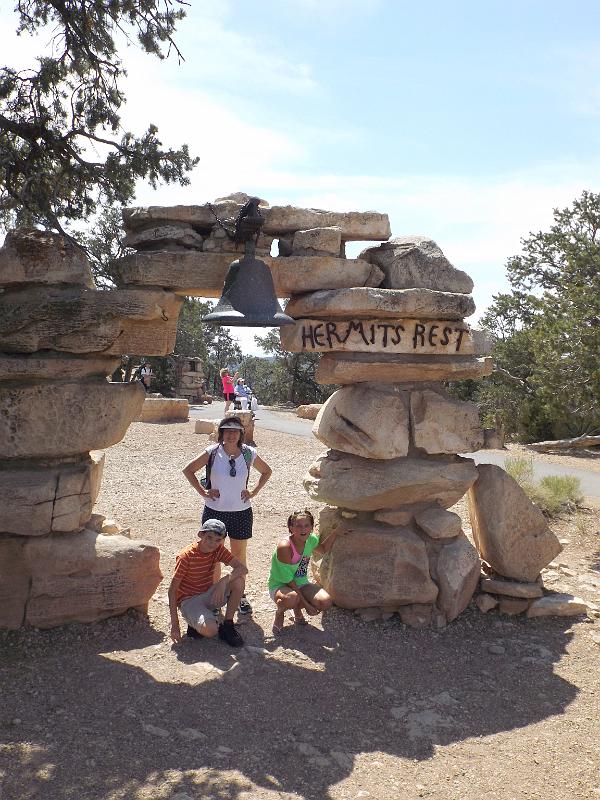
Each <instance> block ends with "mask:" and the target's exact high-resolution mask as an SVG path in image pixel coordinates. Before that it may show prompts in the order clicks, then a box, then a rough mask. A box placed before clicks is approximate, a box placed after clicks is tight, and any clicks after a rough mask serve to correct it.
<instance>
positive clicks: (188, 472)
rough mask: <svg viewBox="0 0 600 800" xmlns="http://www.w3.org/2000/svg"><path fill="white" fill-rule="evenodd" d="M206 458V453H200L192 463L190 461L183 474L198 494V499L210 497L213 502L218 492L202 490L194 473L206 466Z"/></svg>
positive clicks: (207, 456) (207, 455)
mask: <svg viewBox="0 0 600 800" xmlns="http://www.w3.org/2000/svg"><path fill="white" fill-rule="evenodd" d="M208 458H209V454H208V453H202V455H201V456H198V458H195V459H194V460H193V461H190V463H189V464H187V465H186V466H185V467H184V468H183V474H184V475H185V477H186V478H187V479H188V481H189V482H190V483H191V485H192V486H193V487H194V489H195V490H196V491H197V492H198V494H199V495H200V497H211V498H212V499H213V500H214V499H216V498H217V497H218V496H219V490H218V489H209V490H208V491H207V490H206V489H204V487H203V486H202V485H201V483H200V481H199V480H198V478H197V477H196V473H197V472H199V471H200V470H201V469H202V467H205V466H206V465H207V464H208ZM213 492H216V493H217V494H213Z"/></svg>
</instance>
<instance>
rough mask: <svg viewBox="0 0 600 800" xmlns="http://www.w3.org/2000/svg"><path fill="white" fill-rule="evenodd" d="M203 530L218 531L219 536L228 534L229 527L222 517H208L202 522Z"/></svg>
mask: <svg viewBox="0 0 600 800" xmlns="http://www.w3.org/2000/svg"><path fill="white" fill-rule="evenodd" d="M200 530H201V531H210V532H211V533H218V534H219V536H227V528H226V527H225V523H224V522H221V520H220V519H207V520H206V521H205V522H203V523H202V527H201V528H200Z"/></svg>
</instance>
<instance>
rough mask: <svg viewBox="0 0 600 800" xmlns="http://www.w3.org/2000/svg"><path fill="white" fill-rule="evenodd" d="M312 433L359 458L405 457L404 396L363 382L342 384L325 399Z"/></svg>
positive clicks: (407, 418)
mask: <svg viewBox="0 0 600 800" xmlns="http://www.w3.org/2000/svg"><path fill="white" fill-rule="evenodd" d="M313 433H314V435H315V436H316V437H317V439H319V441H321V442H323V443H324V444H326V445H327V446H328V447H331V448H332V449H334V450H341V451H343V452H345V453H354V454H355V455H357V456H361V457H362V458H374V459H390V458H399V457H401V456H405V455H406V454H407V453H408V443H409V414H408V395H407V393H397V394H395V395H392V394H389V393H386V392H382V391H378V390H376V389H372V388H370V387H368V386H365V385H364V384H358V385H357V386H346V387H344V388H343V389H339V390H338V391H337V392H334V394H332V395H331V397H330V398H329V399H328V400H327V402H326V403H325V405H324V406H323V408H322V409H321V411H320V412H319V415H318V417H317V418H316V421H315V424H314V426H313Z"/></svg>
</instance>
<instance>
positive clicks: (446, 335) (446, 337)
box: [440, 328, 452, 345]
mask: <svg viewBox="0 0 600 800" xmlns="http://www.w3.org/2000/svg"><path fill="white" fill-rule="evenodd" d="M442 333H443V336H442V338H441V339H440V344H443V345H447V344H448V342H449V341H450V334H451V333H452V328H444V330H443V331H442Z"/></svg>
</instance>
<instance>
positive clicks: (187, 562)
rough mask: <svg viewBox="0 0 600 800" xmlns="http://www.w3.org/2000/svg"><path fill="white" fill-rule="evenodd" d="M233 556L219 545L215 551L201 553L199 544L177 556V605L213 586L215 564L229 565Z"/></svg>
mask: <svg viewBox="0 0 600 800" xmlns="http://www.w3.org/2000/svg"><path fill="white" fill-rule="evenodd" d="M232 560H233V556H232V555H231V553H230V552H229V550H228V549H227V548H226V547H224V546H223V545H222V544H220V545H219V546H218V547H217V549H216V550H213V551H212V552H210V553H203V552H202V551H201V550H200V545H199V542H195V543H194V544H190V545H188V547H186V548H185V550H182V551H181V553H179V555H178V556H177V560H176V562H175V574H174V577H175V578H180V579H181V583H180V584H179V588H178V590H177V605H178V606H179V605H180V604H181V601H182V600H185V599H186V598H187V597H193V596H194V595H195V594H204V592H207V591H208V590H209V589H210V587H211V586H212V585H213V573H214V571H215V564H217V562H219V561H220V562H221V563H222V564H226V565H227V564H230V563H231V562H232Z"/></svg>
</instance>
